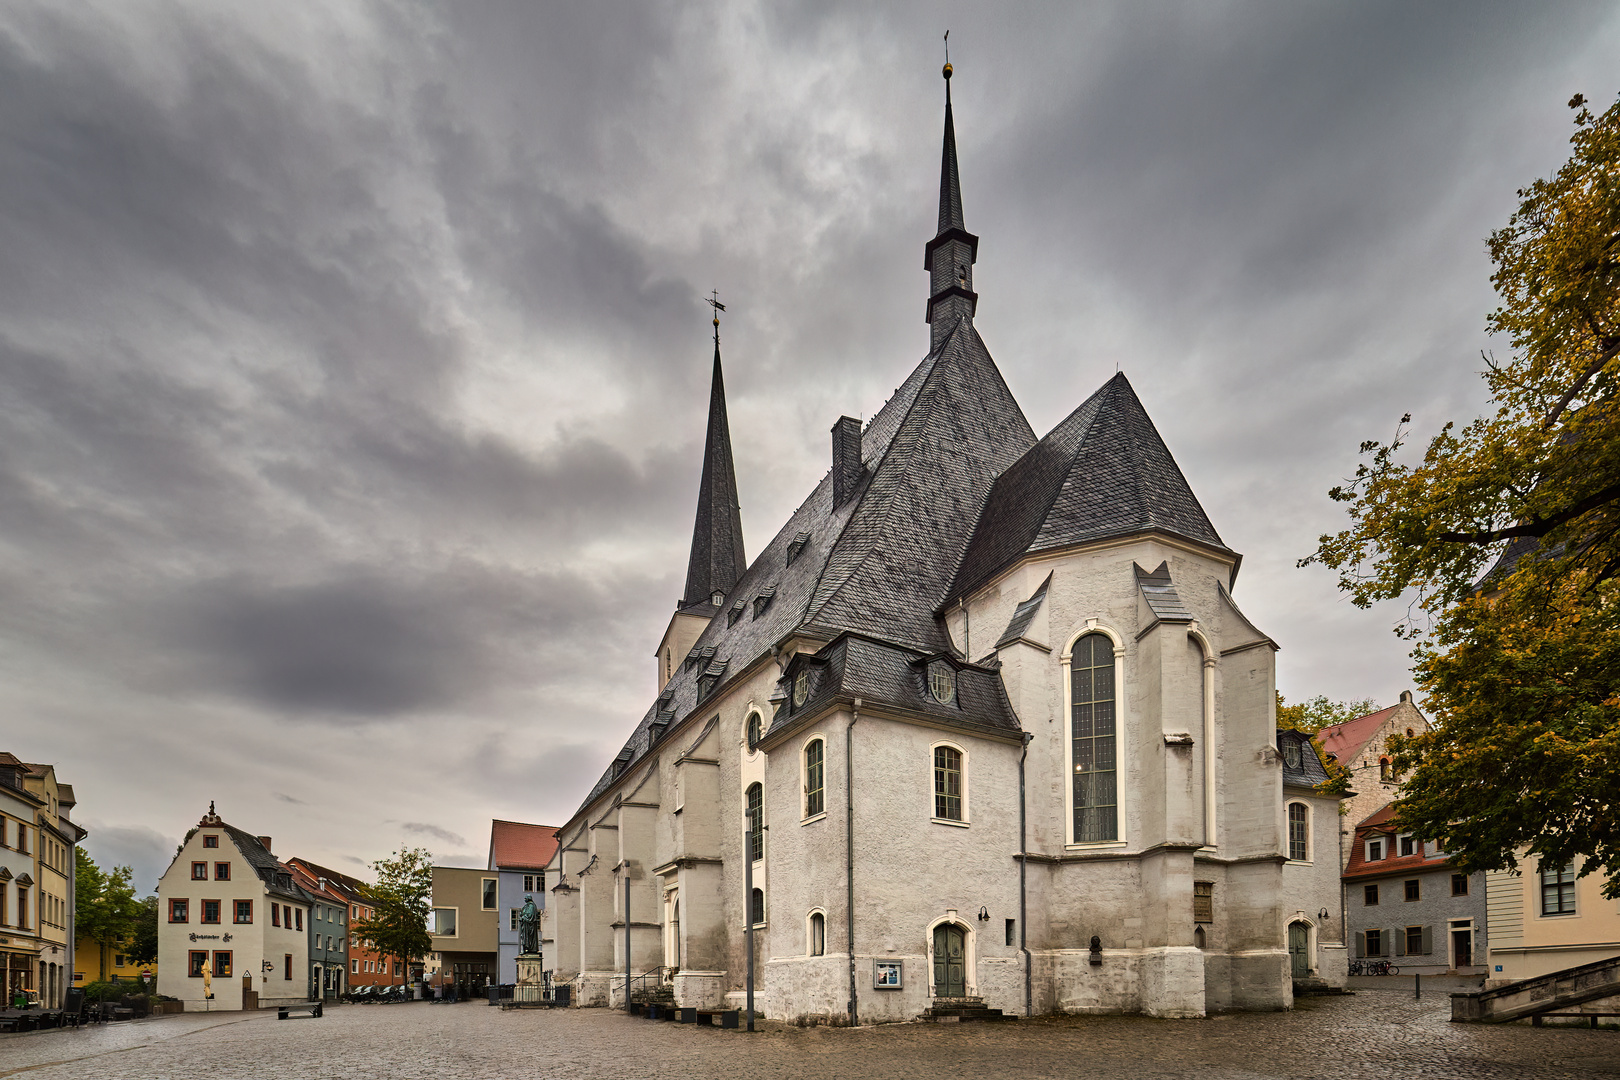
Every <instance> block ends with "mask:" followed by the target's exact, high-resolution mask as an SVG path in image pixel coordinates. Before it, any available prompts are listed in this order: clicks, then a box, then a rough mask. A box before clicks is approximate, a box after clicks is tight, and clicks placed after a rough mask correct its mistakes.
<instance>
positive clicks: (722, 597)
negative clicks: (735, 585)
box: [709, 589, 726, 607]
mask: <svg viewBox="0 0 1620 1080" xmlns="http://www.w3.org/2000/svg"><path fill="white" fill-rule="evenodd" d="M725 602H726V594H725V593H723V592H721V591H720V590H719V589H716V590H714V592H713V594H712V595H710V597H709V603H711V604H713V605H714V606H715V607H719V606H720V605H721V604H723V603H725Z"/></svg>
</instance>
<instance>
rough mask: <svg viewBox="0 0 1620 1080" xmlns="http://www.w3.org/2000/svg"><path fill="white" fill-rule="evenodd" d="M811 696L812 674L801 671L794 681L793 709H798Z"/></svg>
mask: <svg viewBox="0 0 1620 1080" xmlns="http://www.w3.org/2000/svg"><path fill="white" fill-rule="evenodd" d="M809 696H810V673H809V672H808V671H804V670H801V671H800V672H799V674H798V675H796V676H795V677H794V679H793V707H794V708H795V709H797V708H798V707H799V706H801V705H803V704H804V702H805V699H806V698H808V697H809Z"/></svg>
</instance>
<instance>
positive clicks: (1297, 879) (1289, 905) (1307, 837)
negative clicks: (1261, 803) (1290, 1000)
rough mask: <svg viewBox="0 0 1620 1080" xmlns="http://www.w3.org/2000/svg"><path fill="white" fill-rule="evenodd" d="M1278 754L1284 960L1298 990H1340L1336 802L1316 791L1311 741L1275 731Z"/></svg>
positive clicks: (1323, 774) (1343, 970) (1321, 773)
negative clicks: (1282, 829)
mask: <svg viewBox="0 0 1620 1080" xmlns="http://www.w3.org/2000/svg"><path fill="white" fill-rule="evenodd" d="M1277 752H1278V753H1279V754H1281V755H1282V759H1283V760H1282V787H1283V819H1284V826H1285V835H1286V837H1287V842H1288V861H1287V862H1286V863H1284V864H1283V882H1282V885H1283V896H1282V900H1283V905H1282V906H1283V910H1284V911H1285V912H1288V913H1290V914H1288V916H1287V918H1288V960H1289V971H1290V974H1291V975H1292V976H1293V980H1294V986H1295V988H1296V989H1298V990H1304V989H1314V988H1322V987H1327V988H1342V987H1343V986H1344V985H1345V982H1346V979H1347V976H1348V963H1347V960H1348V957H1347V953H1346V950H1345V936H1344V935H1345V919H1344V915H1345V913H1344V911H1343V910H1342V908H1341V905H1340V902H1339V901H1340V897H1341V895H1342V893H1341V891H1340V888H1339V798H1338V796H1335V795H1327V794H1324V793H1323V792H1322V791H1321V785H1322V784H1325V783H1327V781H1328V773H1327V768H1326V767H1325V766H1324V765H1323V764H1322V759H1321V758H1320V757H1318V756H1317V753H1316V748H1315V747H1314V746H1312V745H1311V737H1310V736H1309V735H1307V734H1305V733H1303V732H1299V731H1292V730H1288V729H1284V728H1279V729H1278V730H1277Z"/></svg>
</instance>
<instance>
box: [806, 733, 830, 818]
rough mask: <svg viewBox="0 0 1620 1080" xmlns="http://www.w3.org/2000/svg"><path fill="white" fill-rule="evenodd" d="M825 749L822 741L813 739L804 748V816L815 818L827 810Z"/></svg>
mask: <svg viewBox="0 0 1620 1080" xmlns="http://www.w3.org/2000/svg"><path fill="white" fill-rule="evenodd" d="M823 751H824V747H823V744H822V741H821V740H820V739H811V740H810V742H809V743H807V744H806V745H805V748H804V816H805V817H815V816H816V815H817V814H819V813H822V812H823V811H825V810H826V808H827V803H826V797H825V796H826V792H825V790H824V786H823V781H824V779H825V776H824V768H825V767H824V765H823V762H822V757H823Z"/></svg>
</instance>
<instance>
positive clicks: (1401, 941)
mask: <svg viewBox="0 0 1620 1080" xmlns="http://www.w3.org/2000/svg"><path fill="white" fill-rule="evenodd" d="M1393 955H1395V956H1405V955H1406V927H1404V926H1403V927H1401V932H1400V933H1398V934H1396V935H1395V952H1394V954H1393Z"/></svg>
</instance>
